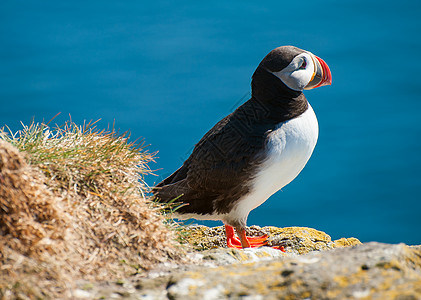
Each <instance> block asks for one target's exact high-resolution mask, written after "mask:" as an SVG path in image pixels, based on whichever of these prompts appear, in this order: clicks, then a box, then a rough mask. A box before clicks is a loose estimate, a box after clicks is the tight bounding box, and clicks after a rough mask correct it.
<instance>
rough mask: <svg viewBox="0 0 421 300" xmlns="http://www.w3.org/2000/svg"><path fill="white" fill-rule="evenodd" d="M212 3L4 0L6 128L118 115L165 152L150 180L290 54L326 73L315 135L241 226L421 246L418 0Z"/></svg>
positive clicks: (0, 113) (1, 115) (1, 114)
mask: <svg viewBox="0 0 421 300" xmlns="http://www.w3.org/2000/svg"><path fill="white" fill-rule="evenodd" d="M203 3H204V2H203ZM203 3H202V2H199V1H184V4H182V5H180V3H177V2H176V1H174V2H170V1H168V2H166V1H152V2H151V1H144V2H142V1H124V3H123V2H118V1H1V2H0V127H2V126H3V125H5V124H6V125H8V126H9V127H11V128H12V130H18V129H20V121H23V122H24V123H26V124H28V123H29V122H30V121H31V119H32V118H33V117H35V120H37V121H41V120H42V119H45V120H49V119H50V118H52V117H53V116H54V115H55V114H56V113H58V112H61V113H62V114H61V116H60V117H58V118H57V119H56V120H55V121H56V122H58V123H62V122H64V121H65V120H67V119H68V116H69V114H70V115H71V117H72V119H73V121H75V122H77V123H81V122H83V120H97V119H102V121H101V122H100V123H99V125H98V126H100V127H104V128H105V127H107V125H108V124H110V123H112V122H113V121H114V120H115V122H116V127H117V128H120V130H121V131H126V130H130V131H131V133H132V136H133V137H134V138H138V137H143V138H144V139H145V141H146V142H147V143H148V144H150V147H149V150H150V151H158V150H159V154H158V155H157V156H158V158H157V159H156V161H157V162H156V164H153V165H151V167H152V168H153V169H157V171H156V174H157V175H159V176H158V177H153V176H150V177H148V178H147V181H148V182H149V183H150V184H153V183H154V182H157V181H159V180H160V179H162V177H163V176H166V175H169V174H170V173H171V172H172V171H174V170H175V169H176V168H178V167H179V166H180V165H181V163H182V162H183V160H184V159H186V158H187V157H188V155H189V153H190V151H191V150H192V147H193V145H194V144H195V143H196V142H197V141H198V140H199V139H200V138H201V136H202V135H203V134H204V133H205V132H206V131H207V130H209V129H210V128H211V127H212V126H213V124H214V123H216V122H217V121H218V120H219V119H221V118H222V117H223V116H225V115H227V114H228V113H230V112H231V111H232V110H233V109H234V108H235V107H236V106H238V105H239V104H241V103H242V102H243V101H245V100H246V98H244V97H247V95H248V93H249V91H250V77H251V75H252V73H253V71H254V69H255V68H256V66H257V65H258V63H259V62H260V60H261V59H262V58H263V57H264V56H265V55H266V54H267V52H269V51H270V50H271V49H273V48H275V47H277V46H280V45H287V44H292V45H296V46H298V47H301V48H304V49H306V50H309V51H311V52H313V53H314V54H316V55H318V56H320V57H322V58H323V59H324V60H325V61H326V62H327V63H328V64H329V66H330V69H331V71H332V75H333V85H332V86H330V87H322V88H319V89H316V90H312V91H308V92H306V96H307V98H308V99H309V101H310V103H311V104H312V106H313V108H314V110H315V111H316V114H317V117H318V120H319V125H320V137H319V142H318V145H317V147H316V150H315V152H314V154H313V156H312V158H311V159H310V161H309V163H308V165H307V166H306V168H305V169H304V170H303V172H302V173H301V174H300V175H299V177H298V178H297V179H296V180H295V181H293V182H292V183H291V184H290V185H288V186H286V187H285V188H284V189H283V191H282V192H278V193H277V194H275V195H274V196H272V197H271V198H270V199H269V200H268V201H266V203H264V204H263V205H262V206H260V207H259V208H257V209H255V210H254V211H252V212H251V214H250V216H249V220H248V224H249V225H251V224H257V225H261V226H264V225H274V226H310V227H314V228H317V229H320V230H323V231H325V232H327V233H329V234H330V235H331V236H332V238H340V237H349V236H354V237H357V238H359V239H361V240H362V241H371V240H376V241H381V242H392V243H397V242H405V243H409V244H421V233H420V231H421V195H420V186H421V125H420V120H421V96H420V89H419V86H420V79H421V77H420V71H421V59H420V55H421V38H420V32H421V21H420V17H419V16H420V15H421V2H419V1H405V0H403V1H399V2H396V1H388V0H387V1H372V0H371V1H370V0H368V1H316V2H315V1H308V0H302V1H267V2H261V3H260V4H258V3H257V1H216V2H215V1H214V2H209V3H205V4H203ZM210 224H211V225H217V224H218V223H210Z"/></svg>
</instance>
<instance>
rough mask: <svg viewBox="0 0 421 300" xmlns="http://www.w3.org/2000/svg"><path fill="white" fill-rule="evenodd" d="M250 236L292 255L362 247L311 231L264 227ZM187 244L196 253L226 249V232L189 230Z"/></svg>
mask: <svg viewBox="0 0 421 300" xmlns="http://www.w3.org/2000/svg"><path fill="white" fill-rule="evenodd" d="M247 234H248V235H250V236H259V235H264V234H267V235H268V236H269V238H268V246H283V247H284V248H285V250H286V251H287V252H289V253H296V254H305V253H308V252H311V251H320V250H328V249H334V248H341V247H349V246H354V245H359V244H361V242H360V241H359V240H358V239H356V238H341V239H339V240H335V241H332V239H331V237H330V236H329V235H327V234H326V233H324V232H322V231H319V230H316V229H313V228H307V227H285V228H277V227H272V226H268V227H263V228H260V227H259V226H250V227H248V228H247ZM182 235H183V238H184V241H185V242H186V243H188V244H190V245H192V246H193V248H194V249H196V250H207V249H212V248H218V247H226V241H225V230H224V227H223V226H219V227H206V226H197V225H196V226H187V227H186V228H184V229H183V232H182Z"/></svg>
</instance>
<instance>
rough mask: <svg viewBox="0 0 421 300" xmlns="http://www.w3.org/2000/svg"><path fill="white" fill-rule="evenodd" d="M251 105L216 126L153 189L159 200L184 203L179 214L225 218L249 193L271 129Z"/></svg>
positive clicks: (261, 112) (270, 124)
mask: <svg viewBox="0 0 421 300" xmlns="http://www.w3.org/2000/svg"><path fill="white" fill-rule="evenodd" d="M253 100H254V99H253V98H252V99H250V100H249V101H247V102H246V103H245V104H243V105H242V106H240V107H239V108H238V109H237V110H236V111H235V112H233V113H232V114H230V115H228V116H227V117H225V118H224V119H222V120H221V121H219V122H218V123H217V124H216V125H215V126H214V127H213V128H212V129H211V130H209V131H208V132H207V133H206V134H205V135H204V136H203V138H202V139H201V140H200V141H199V143H197V145H196V146H195V148H194V149H193V152H192V154H191V155H190V157H189V158H188V159H187V160H186V161H185V162H184V164H183V165H182V166H181V167H180V168H179V169H178V170H177V171H175V172H174V173H173V174H172V175H171V176H169V177H168V178H166V179H165V180H163V181H162V182H160V183H159V184H158V185H157V186H156V187H155V188H154V193H155V195H156V196H157V198H158V200H159V201H161V202H169V201H171V200H173V199H175V198H177V197H179V198H178V199H177V201H179V202H181V203H183V204H187V205H185V206H183V207H181V208H180V209H179V210H178V211H177V212H180V213H195V214H198V213H199V214H211V213H214V212H217V213H226V212H229V211H230V210H231V208H232V205H234V204H235V201H236V200H238V199H239V198H240V197H241V195H244V194H246V193H247V192H248V190H249V183H250V180H251V179H252V174H253V171H254V170H255V168H256V167H257V166H258V165H259V164H260V163H261V162H262V160H263V159H264V151H263V150H264V148H265V140H266V136H267V133H268V132H270V130H272V129H273V127H274V126H275V124H273V123H270V122H267V118H265V117H264V111H262V107H261V106H259V103H258V102H256V101H255V100H254V101H253ZM263 108H264V107H263Z"/></svg>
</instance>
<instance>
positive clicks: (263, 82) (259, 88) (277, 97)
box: [249, 67, 308, 123]
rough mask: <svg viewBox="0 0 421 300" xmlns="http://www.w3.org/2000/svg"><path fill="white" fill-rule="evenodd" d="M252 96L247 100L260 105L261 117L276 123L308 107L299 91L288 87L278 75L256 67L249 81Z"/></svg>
mask: <svg viewBox="0 0 421 300" xmlns="http://www.w3.org/2000/svg"><path fill="white" fill-rule="evenodd" d="M251 87H252V98H251V99H250V100H249V101H251V102H253V103H254V105H258V106H259V107H261V109H260V110H261V112H262V113H263V115H262V117H264V118H266V119H267V120H273V121H275V122H277V123H279V122H284V121H287V120H290V119H293V118H295V117H298V116H299V115H301V114H302V113H304V112H305V111H306V110H307V108H308V102H307V99H306V97H305V96H304V94H303V93H302V92H301V91H294V90H291V89H290V88H288V87H287V86H286V85H285V84H284V83H283V82H282V81H281V80H280V79H279V78H278V77H276V76H275V75H273V74H272V73H270V72H268V71H266V70H265V69H263V68H261V67H258V68H257V69H256V71H255V72H254V74H253V79H252V82H251Z"/></svg>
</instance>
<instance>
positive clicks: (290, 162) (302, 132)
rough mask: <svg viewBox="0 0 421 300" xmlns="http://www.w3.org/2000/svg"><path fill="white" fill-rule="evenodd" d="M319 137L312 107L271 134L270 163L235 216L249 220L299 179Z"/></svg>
mask: <svg viewBox="0 0 421 300" xmlns="http://www.w3.org/2000/svg"><path fill="white" fill-rule="evenodd" d="M318 135H319V126H318V123H317V118H316V115H315V114H314V111H313V109H312V108H311V106H310V105H309V107H308V109H307V111H306V112H305V113H303V114H302V115H301V116H299V117H297V118H295V119H292V120H289V121H286V122H283V123H280V124H279V125H278V126H277V127H276V129H275V130H273V131H272V132H271V133H270V134H269V137H268V141H267V144H266V151H267V152H266V153H267V159H266V160H265V162H264V163H263V164H262V165H261V167H260V168H259V170H258V173H257V175H256V176H255V178H254V180H253V183H252V189H251V192H250V193H249V194H248V195H247V196H245V198H243V199H242V200H240V201H239V203H238V206H237V208H236V209H235V210H234V211H233V212H232V213H233V214H235V215H236V217H242V218H247V216H248V214H249V212H250V211H251V210H252V209H254V208H256V207H257V206H259V205H260V204H262V203H263V202H265V201H266V200H267V199H268V198H269V197H270V196H271V195H272V194H274V193H275V192H277V191H278V190H280V189H281V188H282V187H284V186H285V185H287V184H288V183H290V182H291V181H292V180H293V179H294V178H295V177H297V175H298V174H299V173H300V172H301V170H302V169H303V168H304V166H305V165H306V163H307V161H308V160H309V158H310V156H311V154H312V153H313V150H314V147H315V146H316V143H317V137H318Z"/></svg>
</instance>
